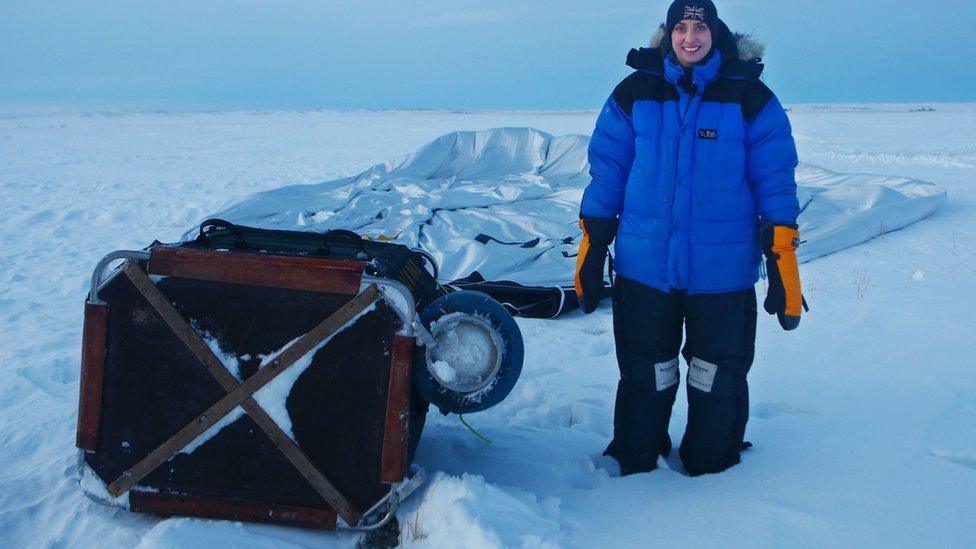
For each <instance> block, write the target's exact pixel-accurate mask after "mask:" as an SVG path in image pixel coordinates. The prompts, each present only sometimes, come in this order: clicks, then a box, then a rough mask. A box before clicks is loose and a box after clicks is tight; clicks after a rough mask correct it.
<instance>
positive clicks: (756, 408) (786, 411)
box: [749, 402, 820, 419]
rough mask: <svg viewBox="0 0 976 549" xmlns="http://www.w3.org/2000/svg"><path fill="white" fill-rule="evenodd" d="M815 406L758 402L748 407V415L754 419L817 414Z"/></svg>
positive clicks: (818, 412)
mask: <svg viewBox="0 0 976 549" xmlns="http://www.w3.org/2000/svg"><path fill="white" fill-rule="evenodd" d="M819 414H820V411H818V410H816V409H815V408H808V407H802V406H795V405H793V404H788V403H786V402H760V403H759V404H754V405H752V406H751V407H750V410H749V417H753V418H756V419H773V418H777V417H783V416H795V415H819Z"/></svg>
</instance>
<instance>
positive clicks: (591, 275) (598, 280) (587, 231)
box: [575, 217, 617, 314]
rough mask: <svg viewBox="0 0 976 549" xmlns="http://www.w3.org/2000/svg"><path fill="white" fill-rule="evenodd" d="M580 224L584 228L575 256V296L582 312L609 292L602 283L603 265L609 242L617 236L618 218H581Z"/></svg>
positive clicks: (586, 311)
mask: <svg viewBox="0 0 976 549" xmlns="http://www.w3.org/2000/svg"><path fill="white" fill-rule="evenodd" d="M579 226H580V229H583V240H581V241H580V247H579V255H577V256H576V281H575V282H576V296H577V297H578V298H579V302H580V308H581V309H583V312H584V313H586V314H590V313H592V312H593V311H595V310H596V307H597V305H599V304H600V300H601V299H603V298H604V297H606V295H607V293H608V292H607V290H606V288H604V286H603V273H604V269H603V267H604V265H606V262H607V255H608V253H609V252H608V248H609V247H610V243H611V242H613V239H614V237H615V236H616V235H617V220H616V219H607V218H605V217H580V221H579Z"/></svg>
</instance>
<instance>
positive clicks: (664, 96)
mask: <svg viewBox="0 0 976 549" xmlns="http://www.w3.org/2000/svg"><path fill="white" fill-rule="evenodd" d="M613 100H614V101H616V102H617V105H619V106H620V108H621V109H623V111H624V112H625V113H627V116H631V114H632V113H633V110H634V103H635V102H637V101H657V102H659V103H664V102H665V101H677V100H678V92H677V90H675V89H674V86H672V85H671V83H670V82H668V81H667V80H665V79H664V78H661V77H660V76H655V75H653V74H647V73H643V72H635V73H633V74H631V75H630V76H628V77H627V78H624V80H623V82H621V83H620V84H618V85H617V87H616V88H614V90H613Z"/></svg>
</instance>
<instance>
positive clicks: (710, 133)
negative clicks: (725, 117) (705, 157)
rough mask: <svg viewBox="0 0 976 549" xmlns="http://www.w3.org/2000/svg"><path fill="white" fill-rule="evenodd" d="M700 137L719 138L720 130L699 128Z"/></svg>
mask: <svg viewBox="0 0 976 549" xmlns="http://www.w3.org/2000/svg"><path fill="white" fill-rule="evenodd" d="M698 139H718V130H706V129H701V130H698Z"/></svg>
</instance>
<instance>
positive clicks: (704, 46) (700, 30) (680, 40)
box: [671, 19, 712, 67]
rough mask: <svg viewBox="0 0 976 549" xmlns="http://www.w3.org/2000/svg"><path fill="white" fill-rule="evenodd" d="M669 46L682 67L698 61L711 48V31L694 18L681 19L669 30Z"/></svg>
mask: <svg viewBox="0 0 976 549" xmlns="http://www.w3.org/2000/svg"><path fill="white" fill-rule="evenodd" d="M671 47H672V48H674V54H675V56H676V57H677V58H678V62H679V63H681V65H682V66H684V67H690V66H692V65H694V64H695V63H698V62H699V61H701V60H702V59H704V58H705V56H706V55H708V52H710V51H711V50H712V31H711V29H709V28H708V25H706V24H705V23H702V22H701V21H697V20H695V19H682V20H681V21H678V24H677V25H675V26H674V30H673V31H671Z"/></svg>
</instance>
